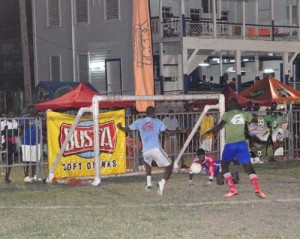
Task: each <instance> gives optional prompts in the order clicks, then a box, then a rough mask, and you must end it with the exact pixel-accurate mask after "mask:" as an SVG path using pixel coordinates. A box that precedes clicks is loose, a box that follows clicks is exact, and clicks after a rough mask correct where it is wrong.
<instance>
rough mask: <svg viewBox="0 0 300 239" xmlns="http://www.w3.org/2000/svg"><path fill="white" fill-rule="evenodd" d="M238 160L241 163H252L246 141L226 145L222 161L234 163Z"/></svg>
mask: <svg viewBox="0 0 300 239" xmlns="http://www.w3.org/2000/svg"><path fill="white" fill-rule="evenodd" d="M235 158H236V159H237V161H238V162H239V163H251V160H250V152H249V148H248V144H247V142H246V141H241V142H236V143H229V144H225V147H224V150H223V153H222V160H223V161H224V162H232V161H233V160H234V159H235Z"/></svg>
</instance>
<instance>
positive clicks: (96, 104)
mask: <svg viewBox="0 0 300 239" xmlns="http://www.w3.org/2000/svg"><path fill="white" fill-rule="evenodd" d="M140 100H143V101H147V100H149V101H190V100H218V104H216V105H211V106H208V105H206V107H205V111H206V112H207V111H208V110H209V109H218V110H219V113H220V115H222V114H223V113H224V112H225V97H224V95H223V94H193V95H154V96H133V95H132V96H131V95H122V96H121V95H108V96H104V95H103V96H102V95H101V96H94V97H93V100H92V112H93V131H94V134H93V135H94V138H95V135H99V124H98V119H99V102H101V101H111V102H114V101H140ZM204 115H205V114H204V112H203V113H202V114H201V116H200V118H199V119H198V121H197V123H196V125H195V126H194V128H193V130H192V132H191V133H190V135H189V136H188V139H187V141H186V142H185V144H184V146H183V148H182V149H181V151H180V153H179V155H178V156H177V158H176V163H178V162H179V160H180V158H181V156H182V154H183V152H184V150H185V148H186V147H187V145H188V143H189V141H190V140H191V138H192V137H193V135H194V134H195V133H196V130H197V128H198V127H199V125H200V123H201V121H202V119H203V117H204ZM224 143H225V135H224V130H221V132H220V147H221V150H222V149H223V147H224ZM99 154H100V150H99V141H98V140H94V159H95V176H94V181H93V183H92V185H93V186H98V185H100V183H101V175H100V160H99V156H98V155H99Z"/></svg>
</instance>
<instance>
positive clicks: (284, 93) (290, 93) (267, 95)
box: [239, 76, 300, 104]
mask: <svg viewBox="0 0 300 239" xmlns="http://www.w3.org/2000/svg"><path fill="white" fill-rule="evenodd" d="M239 95H241V96H244V97H246V98H248V99H255V100H268V101H269V103H270V104H271V103H272V102H276V103H278V104H281V103H300V92H299V91H297V90H295V89H294V88H292V87H291V86H288V85H286V84H284V83H282V82H280V81H278V80H276V79H274V78H273V77H272V76H267V77H265V78H264V79H263V80H260V81H258V82H256V83H255V84H254V85H252V86H250V87H249V88H248V89H246V90H244V91H242V92H241V93H240V94H239Z"/></svg>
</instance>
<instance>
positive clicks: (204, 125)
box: [199, 113, 215, 152]
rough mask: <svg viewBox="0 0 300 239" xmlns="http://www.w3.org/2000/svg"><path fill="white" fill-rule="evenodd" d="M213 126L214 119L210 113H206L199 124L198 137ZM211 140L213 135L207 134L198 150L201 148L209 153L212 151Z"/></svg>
mask: <svg viewBox="0 0 300 239" xmlns="http://www.w3.org/2000/svg"><path fill="white" fill-rule="evenodd" d="M214 125H215V119H214V117H213V116H212V114H211V113H207V114H206V115H205V116H204V118H203V120H202V122H201V125H200V136H201V135H202V134H204V133H205V132H206V131H207V130H209V129H211V128H212V127H214ZM213 138H214V135H213V134H207V135H206V136H205V138H204V139H203V141H202V142H200V147H199V148H202V149H204V150H205V151H207V152H211V151H212V145H213Z"/></svg>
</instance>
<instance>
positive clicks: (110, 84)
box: [105, 59, 122, 94]
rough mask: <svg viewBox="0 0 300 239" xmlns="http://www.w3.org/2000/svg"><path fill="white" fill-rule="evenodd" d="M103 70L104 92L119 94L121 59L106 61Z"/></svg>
mask: <svg viewBox="0 0 300 239" xmlns="http://www.w3.org/2000/svg"><path fill="white" fill-rule="evenodd" d="M105 69H106V91H107V92H108V93H114V94H116V93H117V94H120V93H121V92H122V74H121V72H122V69H121V59H112V60H106V61H105Z"/></svg>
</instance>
